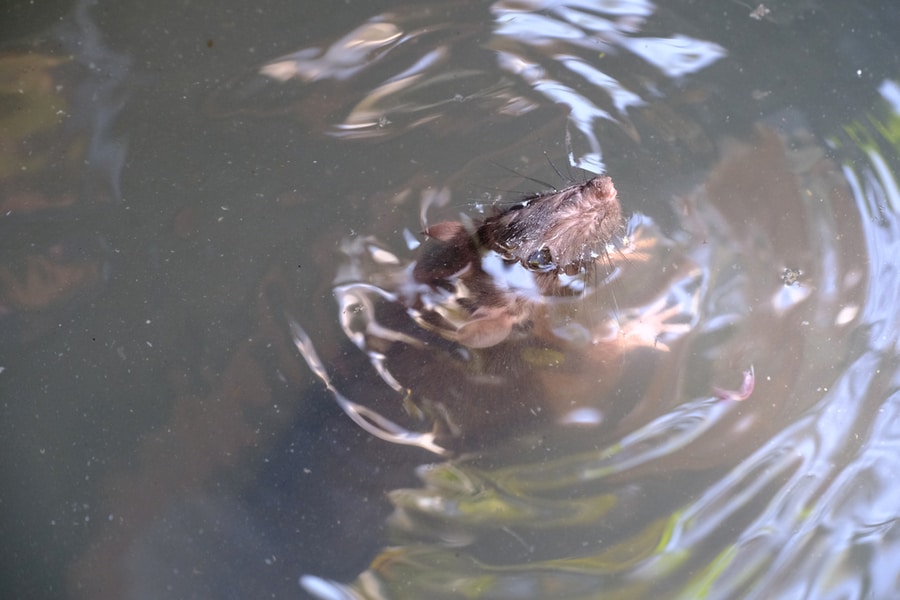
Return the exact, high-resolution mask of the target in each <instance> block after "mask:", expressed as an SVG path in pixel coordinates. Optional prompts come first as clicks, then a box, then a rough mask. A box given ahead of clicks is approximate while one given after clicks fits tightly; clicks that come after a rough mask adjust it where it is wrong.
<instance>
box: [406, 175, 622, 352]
mask: <svg viewBox="0 0 900 600" xmlns="http://www.w3.org/2000/svg"><path fill="white" fill-rule="evenodd" d="M622 227H623V225H622V214H621V207H620V205H619V201H618V198H617V195H616V189H615V187H614V186H613V183H612V180H611V179H610V178H609V177H607V176H605V175H601V176H598V177H594V178H593V179H591V180H589V181H587V182H585V183H583V184H577V185H572V186H569V187H567V188H565V189H563V190H559V191H554V192H549V193H545V194H538V195H535V196H531V197H528V198H525V199H524V200H522V201H521V202H519V203H518V204H516V205H514V206H512V207H509V208H506V209H504V210H500V211H498V212H497V213H496V214H494V215H492V216H490V217H487V218H486V219H485V220H484V221H483V222H482V223H480V224H479V225H478V226H477V228H476V230H475V232H474V233H472V232H470V231H469V230H467V229H466V228H465V227H464V226H463V225H462V224H461V223H458V222H442V223H438V224H436V225H432V226H431V227H429V228H428V229H426V231H425V233H426V234H427V235H428V236H429V238H430V239H429V243H428V244H426V245H425V247H424V248H423V251H422V254H421V255H420V258H419V260H418V261H417V262H416V265H415V267H414V269H413V277H414V279H415V280H416V281H418V282H420V283H425V284H428V285H431V286H433V287H435V288H443V289H446V290H448V291H454V290H455V289H456V287H457V285H458V284H457V282H458V283H461V284H463V285H465V287H466V288H467V290H468V292H469V294H468V296H467V297H465V298H462V299H460V303H461V304H462V305H463V306H464V307H465V308H466V310H468V312H469V313H470V315H471V318H470V319H469V320H468V321H467V322H466V323H464V324H463V325H461V326H460V327H459V328H458V330H457V332H456V336H457V340H458V341H459V342H460V343H462V344H463V345H466V346H469V347H473V348H486V347H489V346H493V345H496V344H498V343H500V342H502V341H503V340H505V339H506V338H507V337H508V336H509V334H510V333H511V331H512V329H513V327H514V326H515V325H517V324H519V323H521V322H523V321H525V320H526V319H527V318H528V315H529V310H530V307H531V306H532V305H533V300H529V299H526V298H524V297H522V295H521V294H516V293H514V292H511V291H509V290H505V289H501V288H499V287H498V286H497V285H496V284H495V282H494V280H493V279H492V278H491V276H490V275H489V274H488V273H486V272H485V271H484V269H483V268H482V264H481V257H482V255H483V253H484V252H486V251H493V252H496V253H498V254H499V255H500V256H501V257H502V258H503V259H504V260H505V261H507V262H509V263H519V264H520V265H522V266H523V267H524V268H526V269H528V270H529V271H531V272H532V273H533V274H534V277H535V282H536V284H537V286H538V288H539V290H540V292H541V293H542V294H543V295H545V296H558V295H566V294H571V291H568V290H567V288H565V287H564V286H563V285H562V284H561V282H560V275H564V274H565V275H576V274H578V273H586V274H589V273H590V270H589V269H592V268H593V266H594V265H595V264H596V262H597V260H599V259H601V258H602V257H604V256H606V248H607V245H608V244H609V243H610V241H612V240H613V238H614V237H615V236H616V235H617V234H618V233H620V232H621V230H622Z"/></svg>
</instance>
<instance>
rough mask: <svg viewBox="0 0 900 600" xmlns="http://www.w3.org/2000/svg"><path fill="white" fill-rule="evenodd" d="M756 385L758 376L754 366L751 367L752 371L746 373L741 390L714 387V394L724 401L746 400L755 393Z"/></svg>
mask: <svg viewBox="0 0 900 600" xmlns="http://www.w3.org/2000/svg"><path fill="white" fill-rule="evenodd" d="M755 383H756V374H755V373H754V371H753V365H750V369H749V370H747V371H744V380H743V381H742V382H741V387H740V389H739V390H725V389H722V388H719V387H714V388H713V393H714V394H715V395H716V397H718V398H720V399H722V400H746V399H747V398H749V397H750V395H751V394H752V393H753V387H754V385H755Z"/></svg>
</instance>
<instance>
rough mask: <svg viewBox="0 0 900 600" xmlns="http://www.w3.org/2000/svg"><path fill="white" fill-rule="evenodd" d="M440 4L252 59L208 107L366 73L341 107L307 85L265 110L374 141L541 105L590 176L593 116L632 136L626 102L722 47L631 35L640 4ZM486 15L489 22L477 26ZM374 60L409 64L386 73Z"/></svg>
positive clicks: (643, 17)
mask: <svg viewBox="0 0 900 600" xmlns="http://www.w3.org/2000/svg"><path fill="white" fill-rule="evenodd" d="M450 6H451V5H448V10H452V12H453V13H454V15H455V17H456V21H454V22H452V23H442V22H440V21H438V20H436V18H435V15H436V14H437V13H439V12H440V11H438V10H437V9H436V8H435V7H428V8H421V7H413V8H409V9H408V10H403V11H397V12H389V13H385V14H381V15H378V16H377V17H375V18H373V19H371V20H370V21H369V22H367V23H365V24H364V25H361V26H360V27H358V28H357V29H355V30H353V31H352V32H350V33H348V34H347V35H346V36H344V37H342V38H341V39H339V40H337V41H335V42H333V43H331V44H329V45H328V46H327V47H308V48H303V49H301V50H298V51H297V52H295V53H293V54H290V55H287V56H284V57H281V58H278V59H276V60H274V61H271V62H269V63H267V64H265V65H263V66H262V67H260V68H259V70H258V73H256V74H252V75H249V76H247V77H246V78H244V79H241V80H237V81H235V82H233V83H232V84H231V85H230V86H229V88H227V89H226V90H223V93H221V94H219V95H218V96H217V97H216V98H215V99H214V100H213V102H212V103H211V108H212V110H213V111H215V112H216V113H217V114H247V113H257V112H258V111H259V110H260V106H265V105H271V99H272V98H277V97H281V96H282V94H283V85H282V84H284V83H285V82H288V81H290V80H292V79H297V80H300V81H304V82H326V81H328V80H332V81H335V82H340V81H343V80H347V79H348V78H351V77H354V78H357V79H362V78H365V79H367V80H370V83H369V85H368V86H367V88H366V90H365V95H364V96H363V97H362V98H358V99H357V98H355V97H354V96H353V95H347V96H345V97H343V98H342V101H344V102H346V101H348V100H352V101H354V102H355V104H354V105H352V106H351V105H346V104H345V105H339V106H333V105H329V106H328V108H327V109H326V111H327V113H328V114H322V111H321V108H324V107H314V106H312V104H313V103H316V102H317V101H316V98H318V97H319V95H320V94H322V93H325V92H324V91H323V90H322V89H317V88H316V87H315V86H308V87H306V88H303V90H302V91H300V92H299V93H297V94H292V95H291V96H290V97H291V98H292V99H293V101H295V102H299V105H298V106H295V107H293V108H291V107H288V106H284V105H283V104H282V106H281V107H280V108H275V107H272V110H273V111H278V112H280V111H287V110H290V111H291V112H297V113H298V114H302V115H303V117H304V118H311V117H313V114H315V115H317V116H316V117H315V119H316V120H320V123H322V124H324V125H325V126H326V128H325V132H326V133H327V134H328V135H333V136H337V137H340V138H342V139H361V138H365V139H384V138H387V137H393V136H396V135H399V134H400V133H404V132H409V131H411V130H413V129H416V128H418V127H423V126H427V127H429V128H431V129H438V130H443V129H444V126H443V125H442V122H444V121H446V120H447V119H448V117H449V116H450V115H457V117H456V118H455V119H454V120H455V121H456V122H457V123H459V120H460V118H461V117H462V115H463V114H469V115H471V114H473V111H477V112H478V113H479V114H481V115H484V116H485V117H487V118H492V119H494V118H497V117H500V116H504V117H519V116H522V115H524V114H526V113H528V112H531V111H533V110H536V109H537V108H539V107H541V106H546V105H547V104H548V103H549V104H550V105H559V106H563V107H565V109H566V111H567V113H568V115H567V121H568V125H570V126H571V127H572V131H571V132H568V133H567V136H568V137H567V143H568V144H570V146H571V148H570V153H569V154H570V161H571V163H572V164H573V166H577V167H580V168H584V169H587V170H589V171H592V172H595V173H600V172H602V171H603V170H604V162H603V153H602V148H601V143H600V135H599V134H598V130H597V127H598V125H599V122H601V121H608V122H611V123H614V124H616V125H617V126H619V127H621V128H622V130H623V131H624V132H626V133H627V135H629V136H631V137H632V138H635V137H638V135H639V134H638V133H637V130H636V129H635V127H634V124H633V123H632V122H631V119H632V118H633V117H632V116H631V115H629V110H630V109H633V108H636V107H641V106H645V105H647V104H649V103H654V104H655V100H656V98H657V97H658V96H659V93H660V92H659V89H658V87H657V86H660V85H663V84H664V82H666V81H669V80H677V79H680V78H683V77H685V76H687V75H690V74H693V73H696V72H698V71H701V70H702V69H704V68H706V67H708V66H709V65H710V64H712V63H714V62H716V61H717V60H719V59H721V58H722V57H724V56H725V55H726V52H725V49H724V48H722V47H721V46H719V45H718V44H715V43H712V42H709V41H706V40H701V39H697V38H692V37H689V36H686V35H683V34H677V33H676V34H673V35H671V36H669V37H654V36H646V35H642V33H641V31H642V29H643V27H644V25H645V24H646V22H647V20H648V19H649V18H651V17H652V15H653V14H654V12H655V10H656V7H655V5H654V4H652V3H650V2H646V1H640V2H603V3H600V4H598V3H596V2H582V1H571V0H570V1H553V2H546V1H542V2H505V1H502V0H501V1H498V2H495V3H493V4H490V5H489V6H487V9H488V11H489V14H484V13H482V12H481V10H479V6H478V5H473V8H474V10H468V11H467V10H462V7H461V6H459V5H453V6H452V9H451V8H450ZM485 19H493V23H491V24H488V25H484V24H483V22H484V20H485ZM470 20H471V21H470ZM488 27H490V28H491V32H490V35H489V36H486V37H485V30H486V29H487V28H488ZM634 58H637V59H638V60H637V61H635V60H634ZM385 63H389V64H392V65H394V68H395V69H396V66H397V65H407V64H408V66H403V68H401V69H400V71H399V72H394V71H385V69H384V65H385ZM598 65H599V66H598ZM635 66H637V67H638V71H636V72H635V71H633V70H632V69H633V68H634V67H635ZM498 67H499V68H498ZM260 76H262V79H260ZM266 79H269V80H273V81H274V82H277V84H273V83H269V82H267V81H266ZM326 89H331V90H333V89H334V88H333V87H329V88H326ZM282 102H283V101H282ZM454 105H457V107H456V108H454ZM566 130H568V126H566ZM443 133H444V134H446V133H448V132H446V131H444V132H443ZM572 134H574V137H571V136H572Z"/></svg>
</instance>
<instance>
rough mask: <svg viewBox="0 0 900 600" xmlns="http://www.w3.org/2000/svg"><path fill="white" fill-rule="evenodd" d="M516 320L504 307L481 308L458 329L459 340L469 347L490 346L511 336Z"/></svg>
mask: <svg viewBox="0 0 900 600" xmlns="http://www.w3.org/2000/svg"><path fill="white" fill-rule="evenodd" d="M514 321H515V318H514V317H513V316H512V315H510V314H509V312H508V311H507V310H505V309H503V308H479V309H478V310H476V311H475V312H474V313H473V314H472V318H471V319H469V320H468V321H467V322H466V323H465V324H464V325H463V326H462V327H460V328H459V329H458V330H457V331H456V335H457V340H458V341H459V343H460V344H462V345H463V346H468V347H469V348H490V347H491V346H496V345H497V344H499V343H500V342H502V341H503V340H505V339H506V338H508V337H509V334H510V332H511V331H512V326H513V322H514Z"/></svg>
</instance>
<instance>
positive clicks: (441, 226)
mask: <svg viewBox="0 0 900 600" xmlns="http://www.w3.org/2000/svg"><path fill="white" fill-rule="evenodd" d="M422 233H424V234H425V235H427V236H428V237H430V238H434V239H436V240H439V241H441V242H451V241H455V240H456V239H457V236H460V235H464V236H466V237H468V235H469V234H468V232H467V231H466V228H465V227H463V224H462V223H459V222H457V221H442V222H440V223H435V224H434V225H431V226H429V227H426V228H425V231H423V232H422Z"/></svg>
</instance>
